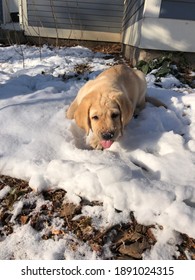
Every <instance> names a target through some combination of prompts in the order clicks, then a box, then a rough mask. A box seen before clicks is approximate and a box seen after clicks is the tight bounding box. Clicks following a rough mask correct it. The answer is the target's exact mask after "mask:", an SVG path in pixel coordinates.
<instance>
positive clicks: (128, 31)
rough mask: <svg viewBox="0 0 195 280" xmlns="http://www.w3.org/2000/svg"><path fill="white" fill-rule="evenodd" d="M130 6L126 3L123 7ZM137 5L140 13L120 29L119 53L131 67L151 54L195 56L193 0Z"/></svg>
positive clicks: (151, 1) (162, 0) (130, 0)
mask: <svg viewBox="0 0 195 280" xmlns="http://www.w3.org/2000/svg"><path fill="white" fill-rule="evenodd" d="M134 2H135V1H133V0H126V2H125V5H126V6H127V7H128V5H133V3H134ZM137 2H139V4H141V5H140V9H137V10H135V13H134V15H133V16H132V17H131V20H129V21H128V22H127V24H124V25H123V36H122V42H123V44H124V45H123V53H124V54H125V56H126V57H127V58H129V59H130V61H131V63H132V64H133V65H135V64H136V62H137V61H138V60H139V59H144V58H145V56H147V53H148V52H151V51H152V52H153V53H154V52H155V51H158V50H159V51H161V52H162V51H179V52H189V53H195V36H194V34H195V33H194V30H195V10H194V9H195V0H186V1H184V0H145V1H143V2H144V3H141V1H140V0H139V1H137ZM126 11H128V9H126ZM182 11H183V13H182ZM128 16H129V15H125V16H124V18H126V17H128Z"/></svg>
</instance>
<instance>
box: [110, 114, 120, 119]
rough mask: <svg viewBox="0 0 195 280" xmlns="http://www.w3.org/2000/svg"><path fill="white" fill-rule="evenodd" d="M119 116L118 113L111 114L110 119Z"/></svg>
mask: <svg viewBox="0 0 195 280" xmlns="http://www.w3.org/2000/svg"><path fill="white" fill-rule="evenodd" d="M118 116H119V113H112V115H111V118H112V119H116V118H117V117H118Z"/></svg>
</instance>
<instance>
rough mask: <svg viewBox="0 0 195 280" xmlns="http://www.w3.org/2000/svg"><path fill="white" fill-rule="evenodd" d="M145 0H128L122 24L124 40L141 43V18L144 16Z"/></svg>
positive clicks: (125, 3)
mask: <svg viewBox="0 0 195 280" xmlns="http://www.w3.org/2000/svg"><path fill="white" fill-rule="evenodd" d="M144 2H145V1H144V0H126V1H125V2H124V5H125V7H124V17H123V24H122V42H123V43H124V44H129V45H139V42H140V31H141V20H142V18H143V11H144Z"/></svg>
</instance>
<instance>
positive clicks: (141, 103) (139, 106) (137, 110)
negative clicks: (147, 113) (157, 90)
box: [134, 98, 146, 117]
mask: <svg viewBox="0 0 195 280" xmlns="http://www.w3.org/2000/svg"><path fill="white" fill-rule="evenodd" d="M145 105H146V101H145V98H142V99H141V100H140V101H139V102H138V104H137V105H136V108H135V111H134V117H137V116H138V115H139V113H140V111H141V110H143V109H144V108H145Z"/></svg>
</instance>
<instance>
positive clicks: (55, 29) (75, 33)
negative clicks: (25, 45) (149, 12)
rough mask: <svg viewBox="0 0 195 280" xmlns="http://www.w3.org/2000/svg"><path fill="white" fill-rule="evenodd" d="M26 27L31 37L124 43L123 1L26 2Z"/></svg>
mask: <svg viewBox="0 0 195 280" xmlns="http://www.w3.org/2000/svg"><path fill="white" fill-rule="evenodd" d="M24 2H26V5H25V9H24V13H25V14H24V17H23V24H24V30H25V33H26V34H27V35H32V36H36V35H38V34H39V35H40V36H43V37H58V38H63V39H82V40H97V41H113V42H119V41H120V38H121V36H120V34H121V24H122V18H123V7H124V6H123V1H121V0H110V1H104V0H83V1H78V0H76V1H74V0H72V1H71V0H41V1H40V0H25V1H24Z"/></svg>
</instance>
